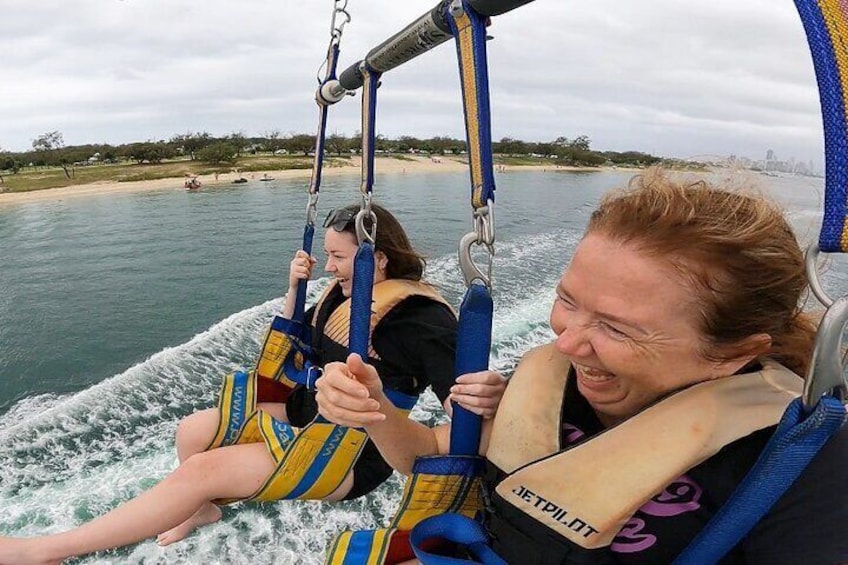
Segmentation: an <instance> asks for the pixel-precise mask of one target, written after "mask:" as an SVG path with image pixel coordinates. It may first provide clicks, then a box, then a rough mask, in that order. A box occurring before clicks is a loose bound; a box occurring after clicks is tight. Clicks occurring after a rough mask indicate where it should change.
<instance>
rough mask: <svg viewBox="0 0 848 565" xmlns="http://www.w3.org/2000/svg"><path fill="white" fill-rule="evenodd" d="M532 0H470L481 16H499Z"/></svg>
mask: <svg viewBox="0 0 848 565" xmlns="http://www.w3.org/2000/svg"><path fill="white" fill-rule="evenodd" d="M530 2H533V0H468V3H469V4H470V5H471V7H472V8H474V11H475V12H477V13H478V14H480V15H481V16H499V15H501V14H505V13H507V12H509V11H511V10H515V9H516V8H518V7H519V6H523V5H524V4H529V3H530Z"/></svg>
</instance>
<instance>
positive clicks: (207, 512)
mask: <svg viewBox="0 0 848 565" xmlns="http://www.w3.org/2000/svg"><path fill="white" fill-rule="evenodd" d="M220 519H221V509H220V508H218V506H216V505H215V504H212V503H211V502H207V503H205V504H204V505H203V506H201V507H200V509H199V510H198V511H197V512H195V513H194V514H192V516H191V518H189V519H188V520H186V521H185V522H183V523H182V524H180V525H179V526H177V527H176V528H171V529H170V530H168V531H167V532H162V533H161V534H159V535H158V536H157V537H156V543H158V544H159V545H161V546H162V547H164V546H166V545H171V544H172V543H174V542H178V541H180V540H181V539H183V538H185V537H186V536H187V535H189V534H190V533H191V532H193V531H194V530H195V529H197V528H199V527H200V526H205V525H206V524H212V523H214V522H217V521H218V520H220Z"/></svg>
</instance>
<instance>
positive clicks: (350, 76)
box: [339, 61, 364, 90]
mask: <svg viewBox="0 0 848 565" xmlns="http://www.w3.org/2000/svg"><path fill="white" fill-rule="evenodd" d="M361 64H362V61H357V62H355V63H354V64H352V65H351V66H349V67H348V68H346V69H345V70H343V71H342V74H340V75H339V84H341V85H342V86H343V87H344V88H345V90H356V89H357V88H360V87H361V86H362V83H363V81H364V79H363V78H362V71H360V70H359V65H361Z"/></svg>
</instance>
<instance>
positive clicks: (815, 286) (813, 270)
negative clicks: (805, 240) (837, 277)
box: [804, 243, 833, 308]
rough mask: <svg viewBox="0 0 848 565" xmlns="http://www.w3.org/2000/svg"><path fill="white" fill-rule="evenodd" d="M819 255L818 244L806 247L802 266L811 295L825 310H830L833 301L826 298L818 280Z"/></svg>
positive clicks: (825, 293)
mask: <svg viewBox="0 0 848 565" xmlns="http://www.w3.org/2000/svg"><path fill="white" fill-rule="evenodd" d="M819 253H820V249H819V245H818V243H811V244H810V245H809V247H807V252H806V253H804V265H805V266H806V270H807V280H808V281H809V282H810V289H811V290H812V291H813V294H814V295H815V296H816V298H818V299H819V302H821V303H822V304H823V305H824V307H825V308H830V307H831V306H832V305H833V299H832V298H831V297H830V296H828V294H827V292H825V290H824V287H823V286H822V284H821V280H820V279H819V271H818V268H817V263H818V258H819Z"/></svg>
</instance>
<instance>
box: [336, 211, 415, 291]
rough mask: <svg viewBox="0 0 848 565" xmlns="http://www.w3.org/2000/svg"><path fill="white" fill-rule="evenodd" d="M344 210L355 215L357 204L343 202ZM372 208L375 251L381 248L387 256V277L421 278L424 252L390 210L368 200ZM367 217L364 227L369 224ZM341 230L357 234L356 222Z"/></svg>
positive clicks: (352, 215)
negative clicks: (418, 250)
mask: <svg viewBox="0 0 848 565" xmlns="http://www.w3.org/2000/svg"><path fill="white" fill-rule="evenodd" d="M341 210H344V211H346V212H348V213H349V214H351V217H355V216H356V213H357V212H359V204H352V205H350V206H345V207H344V208H341V209H340V210H339V211H341ZM371 211H372V212H374V215H375V216H376V217H377V237H376V239H375V241H374V251H382V252H383V253H384V254H385V255H386V259H388V261H387V263H386V278H387V279H406V280H411V281H420V280H421V277H422V276H423V275H424V267H425V266H426V261H425V260H424V256H423V255H421V254H420V253H418V252H417V251H415V249H414V248H413V247H412V243H410V241H409V237H408V236H407V235H406V231H404V229H403V226H401V225H400V222H398V220H397V218H395V217H394V216H393V215H392V213H391V212H389V211H388V210H386V209H385V208H383V207H382V206H380V205H379V204H374V203H372V204H371ZM370 225H371V224H370V222H369V221H368V220H366V222H365V227H366V228H369V227H370ZM340 231H343V232H346V233H349V234H351V235H353V237H354V238H356V225H355V223H354V222H353V221H350V222H348V223H347V224H345V225H344V228H343V229H342V230H340Z"/></svg>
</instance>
